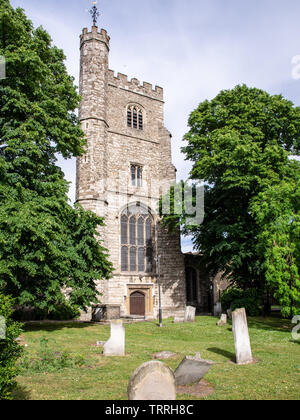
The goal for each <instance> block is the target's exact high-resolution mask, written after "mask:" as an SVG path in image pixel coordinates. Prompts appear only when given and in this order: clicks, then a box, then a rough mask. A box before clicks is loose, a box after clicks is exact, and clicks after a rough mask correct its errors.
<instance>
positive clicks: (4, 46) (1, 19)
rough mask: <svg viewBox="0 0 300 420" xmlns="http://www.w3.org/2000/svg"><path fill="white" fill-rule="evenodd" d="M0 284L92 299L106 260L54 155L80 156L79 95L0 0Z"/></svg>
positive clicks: (40, 296) (22, 298) (28, 298)
mask: <svg viewBox="0 0 300 420" xmlns="http://www.w3.org/2000/svg"><path fill="white" fill-rule="evenodd" d="M0 55H3V56H5V58H6V67H7V68H6V70H7V71H6V74H7V77H6V79H5V80H1V81H0V198H1V201H0V286H2V287H3V288H4V291H5V293H8V294H10V295H12V296H13V297H15V298H17V302H18V303H19V304H21V305H29V306H35V307H38V308H40V309H45V308H48V309H49V310H51V309H53V308H54V307H55V306H56V305H58V304H60V303H61V302H62V301H63V300H64V297H63V295H62V293H61V290H62V288H63V287H65V288H67V289H72V291H71V293H70V302H71V303H73V304H77V305H79V306H80V307H81V308H83V309H85V308H86V307H87V306H89V305H90V303H91V302H96V294H97V292H96V286H95V281H94V280H97V279H100V278H108V277H109V275H110V272H111V264H110V263H109V262H108V259H107V252H106V250H105V249H104V248H103V247H102V246H101V244H100V241H99V235H98V234H97V226H100V225H102V224H103V220H102V219H100V218H99V217H97V216H96V215H94V214H93V213H91V212H85V211H84V210H83V209H82V208H80V207H79V206H76V207H75V208H72V207H71V206H70V205H69V203H68V198H67V192H68V183H67V181H66V180H65V179H64V174H63V172H62V170H61V169H60V168H59V167H58V166H57V165H56V162H57V155H58V154H60V155H62V156H63V157H64V158H66V159H67V158H71V157H77V156H80V155H81V154H82V153H83V152H84V147H85V145H86V140H85V138H84V135H83V132H82V131H81V128H80V125H79V123H78V119H77V117H76V114H75V111H76V109H77V107H78V104H79V100H80V97H79V96H78V95H77V93H76V87H75V86H74V84H73V82H74V81H73V78H71V77H70V76H69V75H68V74H67V71H66V67H65V64H64V60H65V56H64V54H63V52H62V51H61V50H59V49H58V48H56V47H55V46H52V41H51V38H50V36H49V35H48V33H47V32H46V31H45V30H43V29H42V28H38V29H36V30H34V29H33V26H32V24H31V22H30V21H29V20H28V19H27V18H26V16H25V14H24V12H23V11H22V10H21V9H19V8H18V9H16V10H14V9H13V8H12V7H11V5H10V3H9V1H8V0H1V3H0Z"/></svg>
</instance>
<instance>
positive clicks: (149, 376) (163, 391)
mask: <svg viewBox="0 0 300 420" xmlns="http://www.w3.org/2000/svg"><path fill="white" fill-rule="evenodd" d="M128 400H129V401H168V400H169V401H175V400H176V388H175V378H174V373H173V372H172V371H171V369H170V368H168V366H166V365H164V364H163V363H162V362H158V361H152V362H147V363H144V364H142V365H141V366H140V367H139V368H138V369H137V370H136V371H135V372H134V374H133V375H132V377H131V379H130V381H129V384H128Z"/></svg>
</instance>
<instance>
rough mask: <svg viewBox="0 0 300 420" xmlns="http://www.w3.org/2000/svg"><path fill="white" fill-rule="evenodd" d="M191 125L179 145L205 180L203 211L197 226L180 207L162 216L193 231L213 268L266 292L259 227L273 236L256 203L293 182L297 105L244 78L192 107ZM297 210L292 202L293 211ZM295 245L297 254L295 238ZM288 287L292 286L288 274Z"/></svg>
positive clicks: (298, 137) (195, 174)
mask: <svg viewBox="0 0 300 420" xmlns="http://www.w3.org/2000/svg"><path fill="white" fill-rule="evenodd" d="M189 127H190V131H189V132H188V133H187V134H186V136H185V140H186V141H187V142H188V144H187V146H186V147H184V148H183V151H184V153H185V154H186V157H187V159H188V160H191V161H192V162H193V164H194V166H193V169H192V171H191V177H192V179H194V180H204V182H205V183H206V187H205V217H204V221H203V223H202V224H201V225H196V226H189V224H188V223H187V216H186V214H184V213H183V214H182V215H181V217H180V219H179V220H178V217H177V216H176V215H171V216H168V217H166V218H165V223H166V224H168V225H169V226H171V227H172V226H174V225H182V226H183V233H184V234H187V235H191V236H193V240H194V245H195V248H196V249H197V250H199V252H201V254H202V255H203V264H205V265H206V266H207V267H208V268H209V269H210V270H212V271H214V272H216V271H217V272H223V273H224V277H225V276H229V277H230V279H231V281H232V283H233V284H235V285H237V287H239V288H241V289H243V290H246V289H249V288H255V289H257V290H258V291H259V293H260V295H261V296H263V295H264V294H265V293H266V292H267V290H266V289H269V287H271V283H272V282H271V279H270V277H271V275H272V274H271V272H269V274H267V265H268V261H269V260H268V258H269V257H267V253H266V252H267V251H262V242H263V241H266V237H265V238H262V237H261V234H262V231H264V232H265V234H266V235H267V236H268V235H269V239H270V237H271V235H272V233H271V232H270V233H269V234H268V228H267V226H266V225H265V221H260V220H262V219H261V218H260V220H259V217H258V216H257V214H256V208H254V207H253V205H254V202H255V201H256V200H257V198H258V197H259V194H262V193H264V192H265V191H269V190H270V189H272V188H275V187H276V185H279V184H280V183H281V182H282V180H285V182H286V183H287V184H290V185H292V184H293V183H294V182H295V177H294V176H293V175H292V174H293V173H294V169H293V168H294V167H295V166H297V165H298V167H299V163H296V162H295V161H292V160H291V159H290V154H296V153H298V152H299V149H300V109H299V108H298V107H294V106H293V104H292V103H291V102H290V101H287V100H285V99H284V98H283V97H282V96H281V95H274V96H271V95H269V94H268V93H266V92H264V91H262V90H259V89H255V88H248V87H247V86H245V85H243V86H237V87H236V88H235V89H233V90H230V91H222V92H221V93H220V94H219V95H218V96H217V97H216V98H215V99H213V100H211V101H204V102H203V103H201V104H200V105H199V107H198V108H197V109H196V110H195V111H194V112H192V114H191V116H190V119H189ZM298 211H299V202H298V203H296V202H295V207H294V213H295V212H298ZM262 224H264V227H263V226H262ZM295 226H296V223H295ZM293 229H294V227H293ZM295 229H296V227H295ZM295 234H296V231H295ZM282 240H283V241H285V239H284V238H283V237H282ZM258 242H259V243H260V245H259V243H258ZM294 247H295V248H297V249H298V251H296V250H294V251H293V253H294V255H296V254H298V253H299V242H297V243H294ZM268 249H269V251H268V252H269V253H270V252H271V248H270V247H268ZM272 258H273V257H272ZM295 265H296V264H293V266H295ZM293 270H294V269H293ZM282 273H283V271H282V270H281V274H280V276H281V278H282V280H283V281H285V280H284V276H283V274H282ZM294 275H296V274H294ZM267 276H268V278H269V280H267ZM286 287H288V288H290V285H289V284H288V282H287V283H286ZM296 287H297V288H298V286H296Z"/></svg>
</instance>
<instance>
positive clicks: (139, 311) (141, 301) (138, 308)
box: [130, 292, 146, 316]
mask: <svg viewBox="0 0 300 420" xmlns="http://www.w3.org/2000/svg"><path fill="white" fill-rule="evenodd" d="M130 315H139V316H145V315H146V298H145V295H144V293H142V292H133V293H132V294H131V295H130Z"/></svg>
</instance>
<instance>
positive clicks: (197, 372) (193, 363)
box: [174, 353, 214, 385]
mask: <svg viewBox="0 0 300 420" xmlns="http://www.w3.org/2000/svg"><path fill="white" fill-rule="evenodd" d="M213 364H214V362H212V361H211V360H204V359H202V358H201V356H200V353H197V354H196V356H195V357H190V356H186V357H185V358H184V359H183V361H182V362H181V363H180V365H179V366H178V368H177V369H176V370H175V372H174V375H175V383H176V385H191V384H194V383H197V382H199V381H201V379H202V378H203V377H204V376H205V375H206V374H207V372H208V371H209V369H210V368H211V367H212V366H213Z"/></svg>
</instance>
